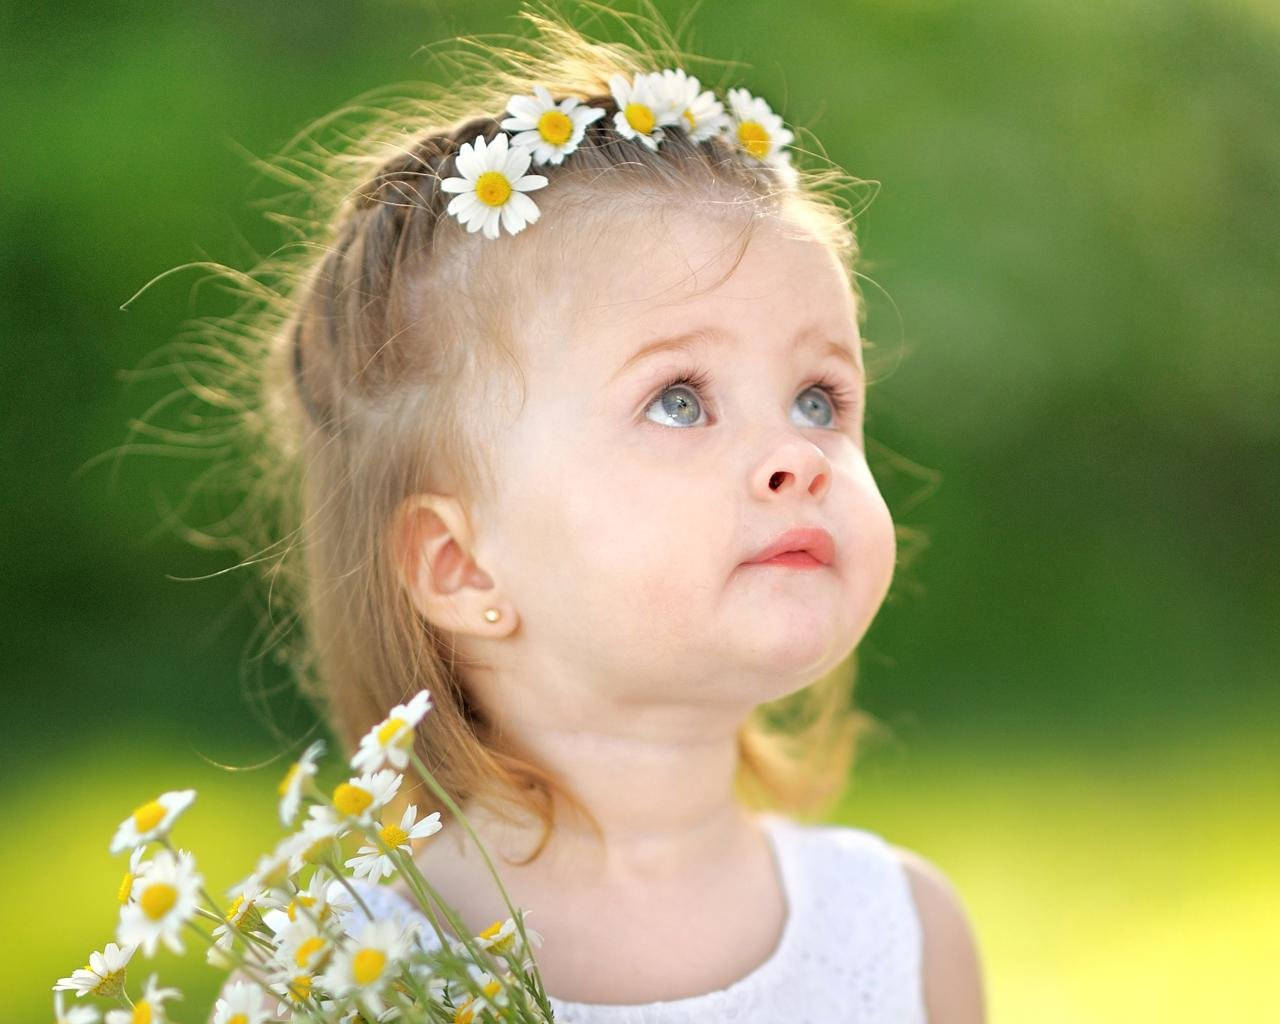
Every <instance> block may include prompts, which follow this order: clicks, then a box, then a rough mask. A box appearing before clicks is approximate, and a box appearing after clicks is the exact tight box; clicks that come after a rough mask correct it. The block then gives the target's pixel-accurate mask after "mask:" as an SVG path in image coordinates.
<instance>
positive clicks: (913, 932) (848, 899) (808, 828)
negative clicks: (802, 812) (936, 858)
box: [774, 816, 985, 1024]
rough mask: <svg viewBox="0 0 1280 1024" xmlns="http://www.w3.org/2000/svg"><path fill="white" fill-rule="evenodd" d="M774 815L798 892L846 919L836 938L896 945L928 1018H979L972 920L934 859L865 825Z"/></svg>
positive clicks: (948, 1023) (972, 1022) (959, 1023)
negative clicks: (794, 866)
mask: <svg viewBox="0 0 1280 1024" xmlns="http://www.w3.org/2000/svg"><path fill="white" fill-rule="evenodd" d="M774 822H775V824H776V826H777V828H778V830H779V831H778V834H779V837H780V838H781V837H786V838H787V839H788V841H789V845H790V847H791V849H792V850H793V851H794V854H793V855H794V856H795V858H796V861H797V862H798V863H799V864H800V867H801V870H799V871H797V872H796V875H797V877H798V880H799V883H800V886H799V887H800V888H801V889H802V895H803V897H804V898H806V899H808V900H809V901H810V902H811V904H812V906H814V908H815V909H817V910H819V911H820V912H823V911H825V912H826V913H828V914H831V915H832V916H833V917H835V918H837V919H839V918H844V920H845V923H844V924H843V925H841V926H840V929H841V931H842V933H843V934H842V935H841V936H840V938H841V939H842V940H843V941H845V942H849V943H851V947H850V948H856V947H857V945H858V942H859V941H860V940H861V939H868V940H871V939H872V937H873V936H878V938H876V939H874V941H876V942H877V944H879V945H880V946H881V947H882V948H883V947H885V946H886V945H888V946H896V948H897V949H898V950H899V951H900V953H901V956H900V961H901V962H902V963H903V964H904V965H908V966H910V967H911V968H912V969H915V970H918V971H919V977H920V983H921V986H922V989H923V997H924V1002H925V1004H926V1006H927V1007H928V1019H929V1021H930V1024H981V1022H982V1021H984V1020H985V1006H984V995H983V983H982V969H981V963H980V958H979V954H978V948H977V941H976V939H975V936H974V930H973V926H972V924H971V922H970V920H969V917H968V914H967V913H966V911H965V907H964V904H963V901H962V900H961V898H960V895H959V893H958V892H957V891H956V888H955V886H954V885H952V883H951V882H950V880H949V879H948V878H947V876H946V875H945V874H944V873H943V871H942V870H941V869H940V868H938V866H937V865H935V864H934V863H932V862H931V861H929V860H928V859H926V858H925V857H923V856H921V855H920V854H919V853H917V852H915V851H914V850H910V849H907V848H906V847H902V846H897V845H895V844H894V843H891V842H890V841H889V840H888V839H886V838H885V837H884V836H882V835H880V834H879V833H877V832H874V831H872V830H870V829H865V828H859V827H857V826H853V825H841V824H834V823H824V824H803V823H799V822H795V821H792V820H790V819H787V818H781V817H779V816H774ZM853 911H856V917H855V918H850V917H849V915H850V913H851V912H853ZM895 937H896V938H895Z"/></svg>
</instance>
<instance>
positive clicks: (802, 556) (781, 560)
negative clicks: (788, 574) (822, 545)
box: [747, 551, 824, 569]
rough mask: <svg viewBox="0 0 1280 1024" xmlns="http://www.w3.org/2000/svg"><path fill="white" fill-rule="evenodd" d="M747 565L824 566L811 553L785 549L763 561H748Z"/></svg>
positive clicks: (812, 567)
mask: <svg viewBox="0 0 1280 1024" xmlns="http://www.w3.org/2000/svg"><path fill="white" fill-rule="evenodd" d="M747 564H748V565H783V566H789V567H790V568H792V569H821V568H823V567H824V563H823V562H819V561H818V560H817V559H816V558H814V557H813V555H811V554H809V552H807V551H787V552H785V553H784V554H781V555H774V556H773V557H772V558H767V559H765V560H764V561H763V562H748V563H747Z"/></svg>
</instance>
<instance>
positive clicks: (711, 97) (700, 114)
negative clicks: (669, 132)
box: [662, 68, 729, 142]
mask: <svg viewBox="0 0 1280 1024" xmlns="http://www.w3.org/2000/svg"><path fill="white" fill-rule="evenodd" d="M662 80H663V83H664V84H665V86H666V91H667V95H668V96H670V97H671V101H672V106H673V107H674V108H675V109H676V110H678V111H679V117H678V118H677V119H676V123H678V124H682V125H683V126H684V130H685V132H686V133H688V136H689V141H691V142H703V141H705V140H706V139H709V138H711V137H712V136H713V135H719V134H722V133H723V132H724V131H725V130H726V129H727V128H728V126H729V115H728V114H726V113H725V112H724V104H723V103H721V102H720V101H719V100H718V99H716V94H715V93H714V92H712V91H711V90H710V89H705V90H704V89H702V86H701V84H700V83H699V82H698V80H697V79H696V78H694V77H693V76H692V75H688V74H686V73H685V71H684V69H683V68H676V69H674V70H672V69H671V68H666V69H664V70H663V72H662Z"/></svg>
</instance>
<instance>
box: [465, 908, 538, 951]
mask: <svg viewBox="0 0 1280 1024" xmlns="http://www.w3.org/2000/svg"><path fill="white" fill-rule="evenodd" d="M528 916H529V915H528V912H526V913H525V917H528ZM524 930H525V934H526V935H528V936H529V941H530V942H531V943H532V944H533V945H534V946H541V945H542V936H541V935H540V934H538V933H537V932H535V931H534V930H533V929H532V928H530V927H529V926H528V925H525V929H524ZM475 939H476V943H477V944H478V945H479V946H480V947H481V948H482V949H490V950H493V952H495V953H500V954H502V955H503V956H505V957H509V958H511V957H517V956H519V955H520V953H521V948H522V946H523V943H522V942H521V939H520V929H519V928H517V927H516V922H515V918H513V917H509V918H507V919H506V920H505V921H494V922H493V924H491V925H489V927H488V928H486V929H485V930H484V931H482V932H481V933H480V934H479V935H477V936H476V937H475Z"/></svg>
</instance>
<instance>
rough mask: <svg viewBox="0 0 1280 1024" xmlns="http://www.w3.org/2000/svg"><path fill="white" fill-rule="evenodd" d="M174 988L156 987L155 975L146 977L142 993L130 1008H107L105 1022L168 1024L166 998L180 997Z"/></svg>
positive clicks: (115, 1023) (109, 1023)
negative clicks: (165, 1006) (165, 1007)
mask: <svg viewBox="0 0 1280 1024" xmlns="http://www.w3.org/2000/svg"><path fill="white" fill-rule="evenodd" d="M181 998H182V993H181V992H179V991H178V990H177V989H176V988H156V976H155V975H154V974H153V975H151V977H150V978H148V979H147V984H146V987H145V988H144V989H143V992H142V995H141V996H140V997H139V998H137V999H135V1000H134V1001H133V1009H132V1010H108V1011H107V1016H106V1024H169V1016H168V1014H167V1013H165V1009H164V1001H165V1000H166V999H181Z"/></svg>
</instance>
